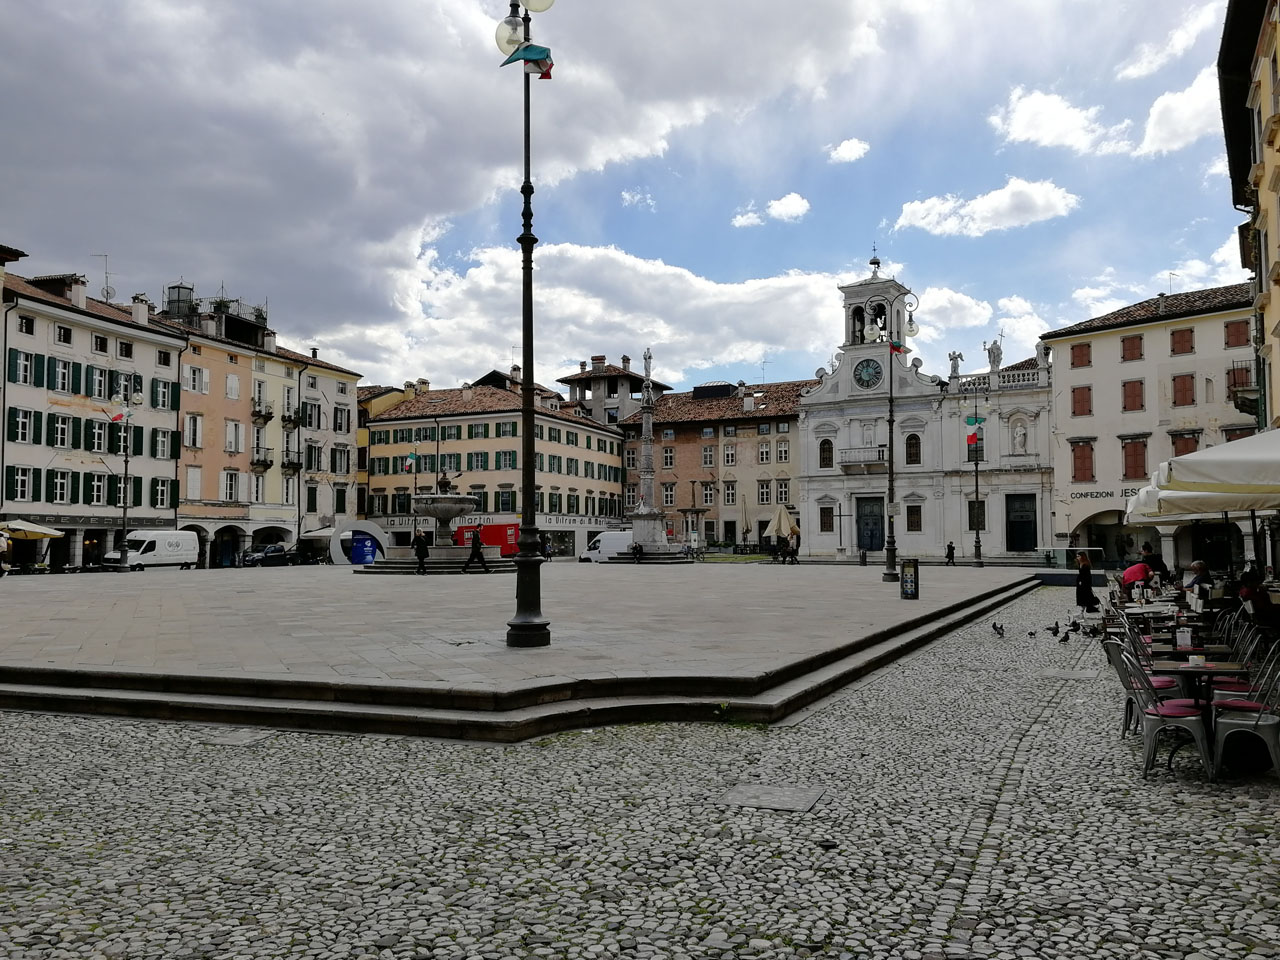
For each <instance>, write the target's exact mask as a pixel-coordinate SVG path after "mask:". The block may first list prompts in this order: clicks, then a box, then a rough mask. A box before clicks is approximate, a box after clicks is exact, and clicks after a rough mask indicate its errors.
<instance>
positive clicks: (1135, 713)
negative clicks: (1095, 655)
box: [1102, 637, 1178, 740]
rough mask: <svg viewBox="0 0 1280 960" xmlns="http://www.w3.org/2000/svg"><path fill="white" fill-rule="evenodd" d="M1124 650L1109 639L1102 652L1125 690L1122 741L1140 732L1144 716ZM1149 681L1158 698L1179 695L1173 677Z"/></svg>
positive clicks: (1117, 643)
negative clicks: (1139, 720) (1122, 653)
mask: <svg viewBox="0 0 1280 960" xmlns="http://www.w3.org/2000/svg"><path fill="white" fill-rule="evenodd" d="M1123 649H1124V644H1122V643H1121V642H1120V641H1119V640H1116V639H1113V638H1110V637H1108V638H1106V639H1104V640H1103V641H1102V650H1103V653H1105V654H1106V655H1107V662H1108V663H1109V664H1111V669H1112V670H1114V671H1115V672H1116V676H1117V677H1118V678H1119V679H1120V686H1121V688H1122V689H1123V690H1124V723H1123V725H1122V726H1121V727H1120V739H1121V740H1123V739H1124V738H1125V737H1126V736H1128V735H1129V731H1130V730H1132V731H1133V732H1134V733H1137V732H1138V718H1139V717H1140V716H1142V705H1141V703H1140V702H1139V700H1138V695H1137V693H1135V692H1134V689H1133V682H1132V681H1131V680H1130V679H1129V674H1128V670H1127V669H1126V667H1125V665H1124V658H1123V657H1122V656H1121V651H1122V650H1123ZM1149 679H1150V680H1151V686H1152V688H1153V689H1154V690H1155V692H1156V696H1157V697H1161V698H1163V697H1169V696H1174V695H1176V694H1177V693H1178V684H1177V681H1176V680H1175V679H1174V678H1173V677H1150V678H1149Z"/></svg>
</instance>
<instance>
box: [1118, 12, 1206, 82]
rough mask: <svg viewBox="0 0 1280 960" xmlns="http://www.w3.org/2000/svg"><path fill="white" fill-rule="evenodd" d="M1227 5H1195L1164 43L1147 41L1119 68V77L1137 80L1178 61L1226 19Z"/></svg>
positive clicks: (1119, 78)
mask: <svg viewBox="0 0 1280 960" xmlns="http://www.w3.org/2000/svg"><path fill="white" fill-rule="evenodd" d="M1223 6H1224V5H1223V4H1222V3H1221V2H1220V0H1212V2H1210V3H1206V4H1202V5H1201V6H1199V7H1193V8H1191V9H1190V10H1188V11H1187V14H1186V16H1185V17H1183V19H1182V22H1181V23H1179V24H1178V25H1177V26H1176V27H1174V28H1173V30H1171V31H1170V32H1169V36H1168V37H1166V38H1165V41H1164V43H1163V44H1154V43H1144V44H1141V45H1140V46H1139V47H1138V49H1137V50H1136V51H1135V52H1134V54H1133V56H1132V57H1130V58H1129V59H1128V60H1126V61H1125V62H1124V63H1123V64H1121V65H1120V67H1119V68H1118V69H1117V70H1116V78H1117V79H1118V80H1134V79H1137V78H1139V77H1148V76H1150V75H1151V74H1153V73H1155V72H1156V71H1157V70H1159V69H1160V68H1161V67H1163V66H1164V65H1165V64H1166V63H1169V62H1171V61H1173V60H1176V59H1177V58H1178V57H1181V56H1182V55H1183V54H1184V53H1186V52H1187V51H1188V50H1190V49H1191V48H1192V47H1193V46H1195V42H1196V40H1197V39H1198V38H1199V37H1200V34H1202V33H1204V32H1205V31H1206V30H1209V29H1211V28H1213V27H1216V26H1217V25H1218V24H1220V23H1221V22H1222V10H1223Z"/></svg>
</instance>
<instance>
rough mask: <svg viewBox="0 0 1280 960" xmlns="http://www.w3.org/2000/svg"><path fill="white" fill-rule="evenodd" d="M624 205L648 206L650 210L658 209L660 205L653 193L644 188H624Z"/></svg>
mask: <svg viewBox="0 0 1280 960" xmlns="http://www.w3.org/2000/svg"><path fill="white" fill-rule="evenodd" d="M622 205H623V206H624V207H648V208H649V210H650V211H653V210H657V209H658V205H657V203H655V202H654V199H653V195H652V194H650V193H646V192H644V191H642V190H639V189H636V190H623V191H622Z"/></svg>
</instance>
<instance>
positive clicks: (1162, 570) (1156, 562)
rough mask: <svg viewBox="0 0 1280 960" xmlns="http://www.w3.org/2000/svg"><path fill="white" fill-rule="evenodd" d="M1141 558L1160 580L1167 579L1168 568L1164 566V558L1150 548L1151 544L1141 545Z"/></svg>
mask: <svg viewBox="0 0 1280 960" xmlns="http://www.w3.org/2000/svg"><path fill="white" fill-rule="evenodd" d="M1141 560H1142V562H1143V563H1145V564H1146V565H1147V566H1148V567H1150V568H1151V570H1152V572H1153V573H1156V574H1158V575H1159V577H1160V579H1161V580H1168V579H1169V568H1168V567H1167V566H1165V562H1164V558H1163V557H1161V556H1160V554H1158V553H1156V552H1155V551H1154V550H1152V549H1151V544H1149V543H1144V544H1143V545H1142V557H1141Z"/></svg>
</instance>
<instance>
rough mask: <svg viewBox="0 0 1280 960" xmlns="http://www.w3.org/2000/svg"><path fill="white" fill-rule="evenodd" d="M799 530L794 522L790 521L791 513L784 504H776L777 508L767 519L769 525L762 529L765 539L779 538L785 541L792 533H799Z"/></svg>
mask: <svg viewBox="0 0 1280 960" xmlns="http://www.w3.org/2000/svg"><path fill="white" fill-rule="evenodd" d="M799 532H800V528H799V527H798V526H797V525H796V522H795V521H794V520H793V519H791V513H790V511H788V510H787V508H786V505H785V504H781V503H780V504H778V508H777V509H776V510H775V511H774V512H773V514H772V515H770V517H769V525H768V526H767V527H765V528H764V535H765V536H766V537H781V538H782V539H784V540H785V539H786V538H787V537H789V536H791V535H792V534H793V533H799Z"/></svg>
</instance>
